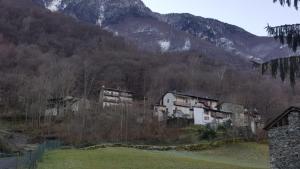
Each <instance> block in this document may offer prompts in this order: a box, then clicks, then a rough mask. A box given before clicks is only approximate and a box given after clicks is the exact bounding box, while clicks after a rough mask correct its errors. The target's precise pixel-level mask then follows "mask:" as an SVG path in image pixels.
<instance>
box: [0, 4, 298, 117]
mask: <svg viewBox="0 0 300 169" xmlns="http://www.w3.org/2000/svg"><path fill="white" fill-rule="evenodd" d="M231 63H232V62H231ZM237 63H240V65H237ZM102 85H106V86H109V87H116V88H122V89H127V90H131V91H134V92H135V93H136V96H137V98H144V97H145V98H147V100H148V101H147V103H148V104H147V105H148V107H147V109H149V110H150V109H151V105H153V104H155V103H156V102H157V101H158V99H159V98H160V96H161V94H163V93H164V92H166V91H168V90H177V91H185V92H193V93H195V94H201V95H203V96H210V97H213V98H218V99H221V100H224V101H229V102H236V103H240V104H244V105H246V106H247V107H251V108H257V109H258V110H259V112H261V113H263V114H264V115H265V116H272V115H273V114H274V113H276V112H277V111H281V109H282V108H285V106H287V105H288V104H291V103H292V102H293V101H294V100H295V99H296V98H297V96H298V94H299V86H296V87H295V90H294V92H292V89H290V88H289V87H288V86H289V85H288V84H282V83H281V82H279V81H277V80H274V79H272V78H269V77H268V76H266V77H263V76H261V75H260V72H259V70H255V69H252V68H251V66H250V64H247V63H246V62H244V61H243V60H238V61H237V60H236V61H235V63H234V64H229V63H228V62H226V61H224V60H221V59H217V58H212V57H210V56H209V55H204V54H202V53H193V52H180V53H172V54H153V53H146V52H143V51H140V50H137V49H135V47H134V46H129V45H128V43H125V41H124V40H123V39H122V38H120V37H116V36H114V35H113V34H112V33H109V32H107V31H104V30H101V29H100V28H99V27H98V26H94V25H90V24H86V23H81V22H79V21H77V20H75V19H73V18H71V17H67V16H64V15H62V14H58V13H52V12H50V11H48V10H46V9H43V8H40V7H38V6H36V5H35V4H33V3H32V2H31V0H0V98H1V99H0V102H1V112H2V115H18V116H21V117H25V116H26V118H27V117H33V118H36V119H38V120H40V117H41V116H42V113H43V112H44V109H45V107H46V105H47V100H48V99H49V98H54V97H62V96H69V95H72V96H77V97H87V98H89V99H91V100H96V99H97V97H98V90H99V89H100V87H101V86H102ZM283 98H285V99H283Z"/></svg>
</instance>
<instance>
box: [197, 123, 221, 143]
mask: <svg viewBox="0 0 300 169" xmlns="http://www.w3.org/2000/svg"><path fill="white" fill-rule="evenodd" d="M198 133H199V136H200V139H204V140H212V139H215V138H216V137H217V132H216V131H215V130H213V129H211V128H210V127H209V126H206V127H204V126H203V127H201V128H200V129H199V130H198Z"/></svg>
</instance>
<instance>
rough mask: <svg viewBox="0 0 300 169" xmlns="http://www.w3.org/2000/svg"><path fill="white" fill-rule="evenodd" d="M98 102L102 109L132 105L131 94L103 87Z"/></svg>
mask: <svg viewBox="0 0 300 169" xmlns="http://www.w3.org/2000/svg"><path fill="white" fill-rule="evenodd" d="M99 102H100V104H101V106H102V107H103V108H108V107H120V106H121V107H123V106H130V105H132V104H133V92H130V91H126V90H120V89H112V88H105V87H104V86H103V87H102V89H101V91H100V95H99Z"/></svg>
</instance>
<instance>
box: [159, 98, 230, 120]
mask: <svg viewBox="0 0 300 169" xmlns="http://www.w3.org/2000/svg"><path fill="white" fill-rule="evenodd" d="M217 105H218V100H216V99H210V98H205V97H200V96H195V95H190V94H185V93H179V92H167V93H166V94H164V95H163V97H162V98H161V100H160V102H159V104H158V105H156V106H155V107H154V110H155V111H154V115H155V116H156V117H157V118H158V120H159V121H168V120H173V119H185V120H187V121H189V123H190V124H195V125H207V124H212V123H215V124H221V123H224V122H226V121H228V120H229V119H230V117H231V113H228V112H223V111H220V110H218V108H217Z"/></svg>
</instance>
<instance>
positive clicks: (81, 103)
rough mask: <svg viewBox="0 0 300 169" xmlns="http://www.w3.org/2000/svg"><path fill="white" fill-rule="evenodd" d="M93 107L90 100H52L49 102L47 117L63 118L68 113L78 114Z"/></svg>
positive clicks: (73, 98)
mask: <svg viewBox="0 0 300 169" xmlns="http://www.w3.org/2000/svg"><path fill="white" fill-rule="evenodd" d="M90 107H91V105H90V101H89V100H84V99H83V98H76V97H72V96H67V97H65V98H62V97H60V98H52V99H49V100H48V105H47V109H46V110H45V116H46V117H49V116H55V117H63V116H65V115H66V114H67V113H78V112H80V110H82V109H84V108H86V109H89V108H90Z"/></svg>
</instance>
